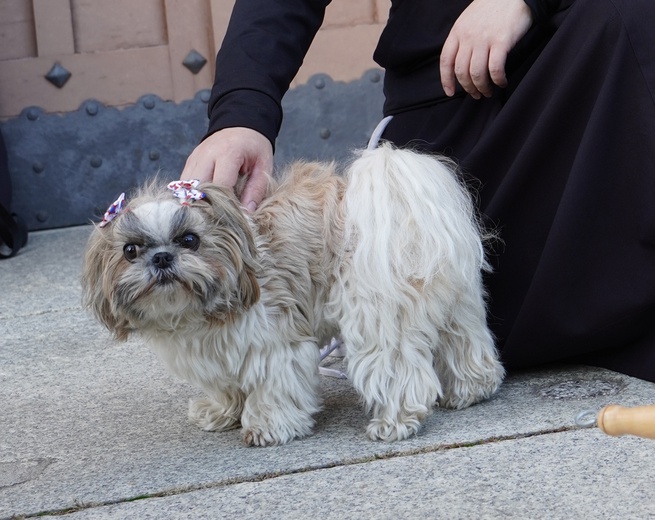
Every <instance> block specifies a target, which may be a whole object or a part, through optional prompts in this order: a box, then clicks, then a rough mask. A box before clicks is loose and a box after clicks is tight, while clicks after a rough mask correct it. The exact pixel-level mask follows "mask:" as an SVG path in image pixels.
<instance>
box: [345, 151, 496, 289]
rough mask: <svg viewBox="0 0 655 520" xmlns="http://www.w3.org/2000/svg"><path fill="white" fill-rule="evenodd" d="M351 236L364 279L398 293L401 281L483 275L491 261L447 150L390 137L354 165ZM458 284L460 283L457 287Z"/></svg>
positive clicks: (349, 196) (348, 209) (348, 197)
mask: <svg viewBox="0 0 655 520" xmlns="http://www.w3.org/2000/svg"><path fill="white" fill-rule="evenodd" d="M347 176H348V178H349V181H348V189H347V191H346V194H345V197H344V204H345V214H346V223H345V224H346V226H345V233H346V237H345V239H346V240H345V243H346V244H347V246H346V247H347V249H350V253H352V255H353V256H352V262H353V267H354V268H355V269H354V270H355V272H357V273H358V276H364V277H366V276H370V277H371V278H370V279H369V280H365V279H360V280H358V285H359V286H362V285H363V286H368V287H370V288H371V289H372V290H373V292H375V293H378V292H380V293H387V294H389V293H393V292H395V291H397V290H398V289H399V288H398V287H394V286H393V285H394V284H396V283H399V282H400V283H403V284H405V283H407V282H408V281H410V282H411V283H412V284H414V285H423V284H429V283H430V281H432V280H433V278H434V277H435V275H439V278H441V279H443V280H449V281H450V283H453V284H456V283H458V282H465V283H466V284H467V285H468V284H471V283H473V282H474V281H475V280H478V277H479V275H480V270H481V269H484V268H486V267H487V264H486V263H485V260H484V252H483V246H482V241H481V233H480V228H479V225H478V220H477V218H476V213H475V210H474V207H473V203H472V200H471V196H470V195H469V193H468V191H467V189H466V187H465V186H464V185H463V184H462V182H461V181H460V180H458V178H457V176H456V174H455V167H454V164H452V163H451V162H450V161H448V160H447V159H444V158H438V157H435V156H429V155H426V154H419V153H416V152H413V151H410V150H402V149H397V148H394V147H392V146H391V145H389V144H383V145H381V146H380V147H379V148H376V149H374V150H366V151H364V152H362V153H361V155H360V157H358V158H357V159H356V160H355V161H354V162H353V164H352V165H351V167H350V169H349V171H348V172H347ZM451 289H455V292H457V288H455V287H453V288H451Z"/></svg>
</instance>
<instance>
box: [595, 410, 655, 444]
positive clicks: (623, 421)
mask: <svg viewBox="0 0 655 520" xmlns="http://www.w3.org/2000/svg"><path fill="white" fill-rule="evenodd" d="M597 422H598V427H599V428H600V429H601V430H602V431H603V432H605V433H606V434H608V435H612V436H615V437H617V436H620V435H637V436H638V437H645V438H647V439H655V405H649V406H636V407H634V408H626V407H624V406H618V405H615V404H612V405H609V406H606V407H605V408H603V409H602V410H601V411H600V412H599V413H598V419H597Z"/></svg>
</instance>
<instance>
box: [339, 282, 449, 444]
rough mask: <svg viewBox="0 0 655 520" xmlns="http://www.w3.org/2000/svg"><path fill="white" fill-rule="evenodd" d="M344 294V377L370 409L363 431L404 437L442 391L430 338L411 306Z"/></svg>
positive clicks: (385, 437) (382, 437) (384, 436)
mask: <svg viewBox="0 0 655 520" xmlns="http://www.w3.org/2000/svg"><path fill="white" fill-rule="evenodd" d="M356 292H357V291H356V290H355V291H354V293H356ZM354 293H353V294H354ZM348 300H349V301H348V302H346V301H344V308H345V309H344V310H345V312H344V315H343V316H342V319H341V320H340V325H341V333H342V337H343V341H344V344H345V345H346V351H347V360H348V377H349V378H350V380H351V381H352V383H353V385H354V386H355V388H356V389H357V391H358V392H359V393H360V395H361V396H362V398H363V399H364V402H365V404H366V406H367V408H368V410H369V411H372V414H373V418H372V419H371V421H370V423H369V425H368V427H367V433H368V436H369V437H370V438H371V439H373V440H384V441H395V440H402V439H406V438H408V437H410V436H411V435H413V434H415V433H416V432H417V431H418V430H419V428H420V426H421V423H422V421H423V419H424V418H425V417H426V416H427V415H428V414H430V413H431V411H432V407H433V406H434V404H435V403H436V400H437V398H438V397H439V396H440V394H441V384H440V382H439V379H438V377H437V374H436V372H435V371H434V368H433V360H432V346H433V345H432V341H431V340H430V338H429V337H428V335H427V334H424V333H423V332H421V329H419V328H417V327H416V326H415V324H414V319H415V318H416V316H415V315H414V316H412V315H411V314H412V313H411V311H410V312H405V311H403V310H400V309H398V308H397V307H395V306H393V305H392V306H389V305H385V303H384V302H381V301H377V302H371V301H367V299H362V300H359V299H358V298H357V297H356V296H353V297H351V298H348ZM391 308H393V309H394V310H393V311H390V309H391ZM385 309H386V311H389V312H385Z"/></svg>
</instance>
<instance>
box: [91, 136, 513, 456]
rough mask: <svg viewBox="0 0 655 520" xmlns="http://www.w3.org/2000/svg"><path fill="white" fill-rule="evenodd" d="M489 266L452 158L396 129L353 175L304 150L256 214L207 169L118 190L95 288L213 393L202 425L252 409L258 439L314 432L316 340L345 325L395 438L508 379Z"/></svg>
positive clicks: (109, 310) (94, 260)
mask: <svg viewBox="0 0 655 520" xmlns="http://www.w3.org/2000/svg"><path fill="white" fill-rule="evenodd" d="M486 265H487V264H486V262H485V259H484V253H483V245H482V239H481V234H480V229H479V226H478V225H477V220H476V218H475V212H474V209H473V204H472V202H471V199H470V196H469V194H468V192H467V190H466V188H465V187H464V186H463V185H462V184H461V183H460V182H459V181H458V180H457V177H456V174H455V173H454V169H453V167H452V165H451V164H449V163H448V162H447V161H444V160H443V159H440V158H436V157H432V156H428V155H423V154H418V153H415V152H412V151H409V150H400V149H395V148H393V147H391V146H390V145H386V144H385V145H382V146H380V147H379V148H377V149H374V150H367V151H364V152H362V153H360V154H359V155H358V157H357V158H356V159H355V160H354V161H353V162H352V163H351V164H350V166H349V167H348V168H347V171H345V172H344V173H343V174H339V173H337V172H336V171H335V167H334V165H329V164H319V163H295V164H293V165H291V166H290V167H289V168H288V171H286V172H285V173H284V175H283V176H282V178H281V179H279V180H273V179H271V180H270V189H269V193H268V195H267V197H266V198H265V200H264V202H263V203H262V204H261V206H260V207H259V208H258V209H257V211H256V212H255V213H254V214H248V213H246V212H245V211H244V210H243V209H242V207H241V205H240V204H239V200H238V198H237V196H236V195H235V193H234V190H231V189H227V188H223V187H219V186H216V185H212V184H209V183H205V184H201V185H198V184H197V182H193V183H189V182H183V181H178V182H174V183H171V184H170V185H169V186H168V187H167V186H159V185H157V184H154V185H150V186H147V187H145V188H143V189H142V190H141V191H140V192H139V193H137V194H136V196H135V197H134V198H132V199H131V200H130V201H129V203H126V202H125V199H124V197H121V199H119V200H118V201H117V202H116V203H114V205H112V207H111V208H110V209H109V210H108V212H107V213H106V214H105V219H104V221H103V222H102V223H101V224H100V225H99V226H97V227H96V229H95V230H94V231H93V233H92V236H91V238H90V240H89V244H88V249H87V252H86V257H85V267H84V274H83V290H84V301H85V303H86V305H88V306H89V307H90V308H91V309H92V310H93V312H94V314H95V315H96V317H97V318H98V319H99V320H100V321H101V322H102V323H103V324H104V325H105V326H106V327H107V328H108V329H109V330H110V331H112V332H113V333H114V335H115V336H116V337H117V338H119V339H125V338H127V337H128V335H129V334H131V333H133V332H136V333H138V334H140V335H141V336H142V337H143V338H144V339H145V340H146V341H147V343H148V344H149V345H150V346H151V347H152V348H153V349H154V351H155V352H156V353H157V354H158V355H159V357H160V358H161V359H162V360H163V362H164V363H165V364H166V365H167V367H168V368H169V369H170V370H171V371H172V372H173V373H174V374H176V375H177V376H179V377H181V378H182V379H184V380H186V381H188V382H190V383H191V384H193V385H196V386H198V387H200V388H201V389H202V390H203V391H204V393H206V395H207V397H204V398H200V399H196V400H193V401H192V402H191V403H190V408H189V416H190V418H191V419H192V420H193V421H194V422H196V423H197V424H198V425H199V426H200V427H202V428H204V429H205V430H218V431H220V430H227V429H230V428H235V427H238V426H239V425H240V426H241V428H242V432H243V438H244V440H245V443H246V444H248V445H256V446H265V445H275V444H283V443H286V442H289V441H291V440H292V439H294V438H299V437H304V436H306V435H309V434H310V433H311V432H312V427H313V426H314V419H313V417H312V416H313V415H314V414H315V413H316V412H317V411H318V410H319V408H320V406H321V399H320V395H319V376H318V364H319V345H322V344H323V342H324V341H325V340H329V339H330V338H332V337H337V336H338V337H340V338H341V339H342V341H343V344H344V346H345V349H346V353H347V354H346V361H347V370H348V377H349V379H350V380H351V382H352V384H353V385H354V386H355V388H356V389H357V391H358V392H359V393H360V395H361V397H362V398H363V401H364V403H365V405H366V407H367V409H368V411H369V412H370V413H371V415H372V418H371V420H370V423H369V425H368V428H367V433H368V436H369V437H370V438H371V439H381V440H385V441H393V440H398V439H405V438H407V437H409V436H411V435H412V434H415V433H416V432H417V431H418V430H419V428H420V425H421V421H422V420H423V419H424V418H425V417H426V416H427V415H428V414H429V413H430V412H431V410H432V407H433V406H434V405H435V404H438V405H440V406H445V407H449V408H464V407H466V406H469V405H471V404H473V403H475V402H478V401H480V400H482V399H485V398H487V397H489V396H490V395H491V394H493V393H494V392H495V391H496V390H497V389H498V387H499V385H500V383H501V381H502V378H503V375H504V370H503V368H502V366H501V364H500V363H499V360H498V357H497V353H496V350H495V347H494V341H493V338H492V335H491V334H490V332H489V329H488V328H487V325H486V316H485V314H486V312H485V301H484V292H483V288H482V283H481V270H483V269H485V268H486Z"/></svg>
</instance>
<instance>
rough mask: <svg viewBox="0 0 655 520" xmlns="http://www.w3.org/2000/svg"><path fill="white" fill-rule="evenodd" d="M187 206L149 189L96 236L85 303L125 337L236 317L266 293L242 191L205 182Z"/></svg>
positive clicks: (157, 189)
mask: <svg viewBox="0 0 655 520" xmlns="http://www.w3.org/2000/svg"><path fill="white" fill-rule="evenodd" d="M201 189H202V193H203V196H204V198H203V199H202V200H197V201H190V202H184V203H180V201H179V200H178V199H176V198H175V197H173V196H172V194H171V193H170V191H168V190H167V189H166V186H160V187H153V186H151V187H148V188H146V189H144V190H143V191H142V193H140V194H139V195H138V196H137V197H136V198H135V199H133V200H132V201H131V202H130V203H129V204H128V205H127V206H126V208H125V209H123V210H122V211H121V212H120V213H119V214H117V215H116V217H115V218H113V220H111V222H108V223H106V225H104V226H102V227H100V226H98V227H97V228H96V229H95V230H94V231H93V233H92V235H91V238H90V240H89V244H88V248H87V252H86V257H85V265H84V274H83V277H82V283H83V291H84V301H85V304H86V305H87V306H89V307H90V308H91V309H92V310H93V312H94V313H95V315H96V317H97V318H98V319H99V320H100V321H101V322H102V323H104V324H105V325H106V326H107V328H108V329H109V330H110V331H112V332H113V333H114V334H115V335H116V336H117V337H118V338H120V339H125V338H127V336H128V335H129V333H130V332H131V331H133V330H145V329H153V330H159V331H166V330H173V329H175V328H176V327H178V326H179V325H181V324H184V323H189V322H191V323H194V322H198V321H199V320H205V321H208V322H216V323H217V324H220V323H224V322H226V321H229V320H231V319H232V318H233V317H234V316H235V314H237V313H239V312H243V311H244V310H245V309H247V308H249V307H250V306H251V305H252V304H253V303H255V302H256V301H257V300H258V298H259V285H258V282H257V278H256V271H257V262H256V254H255V243H254V239H253V236H252V233H251V230H250V227H249V224H248V221H247V217H246V216H245V214H244V212H243V209H242V208H241V207H240V205H239V203H238V200H237V198H236V196H235V195H234V194H233V193H232V192H231V191H230V190H228V189H226V188H220V187H217V186H213V185H209V184H205V185H203V186H202V187H201Z"/></svg>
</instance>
